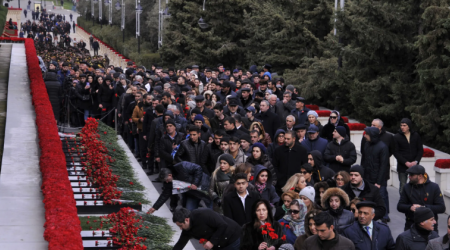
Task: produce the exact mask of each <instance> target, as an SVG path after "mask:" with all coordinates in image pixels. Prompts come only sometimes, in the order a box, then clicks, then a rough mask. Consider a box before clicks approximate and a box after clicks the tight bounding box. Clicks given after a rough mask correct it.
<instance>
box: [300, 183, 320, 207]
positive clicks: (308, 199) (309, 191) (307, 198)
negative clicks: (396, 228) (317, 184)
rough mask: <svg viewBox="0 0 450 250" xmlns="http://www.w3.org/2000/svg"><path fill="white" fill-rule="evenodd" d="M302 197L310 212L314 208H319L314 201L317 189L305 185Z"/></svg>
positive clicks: (301, 193)
mask: <svg viewBox="0 0 450 250" xmlns="http://www.w3.org/2000/svg"><path fill="white" fill-rule="evenodd" d="M299 195H300V199H301V200H302V201H303V203H305V205H306V207H307V208H308V212H309V211H311V210H313V209H319V207H318V206H316V204H315V203H314V198H315V196H316V191H315V190H314V188H313V187H305V188H304V189H302V191H300V194H299Z"/></svg>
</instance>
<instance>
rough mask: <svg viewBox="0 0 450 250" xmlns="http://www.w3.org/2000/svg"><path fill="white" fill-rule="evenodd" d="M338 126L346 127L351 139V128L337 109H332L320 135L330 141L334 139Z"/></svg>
mask: <svg viewBox="0 0 450 250" xmlns="http://www.w3.org/2000/svg"><path fill="white" fill-rule="evenodd" d="M337 126H342V127H344V128H345V131H346V132H347V136H348V139H349V140H350V129H349V127H348V126H347V124H345V122H344V120H342V119H341V115H340V114H339V112H338V111H337V110H333V111H331V114H330V118H329V119H328V123H327V124H326V125H325V126H324V127H323V129H322V132H321V133H320V137H322V138H325V139H327V140H328V141H332V140H333V131H334V130H335V129H336V127H337Z"/></svg>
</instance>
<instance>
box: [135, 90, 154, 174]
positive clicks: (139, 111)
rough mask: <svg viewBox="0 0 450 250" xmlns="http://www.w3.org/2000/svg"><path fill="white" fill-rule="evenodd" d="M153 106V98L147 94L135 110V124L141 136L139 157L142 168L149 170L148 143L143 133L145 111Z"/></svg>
mask: <svg viewBox="0 0 450 250" xmlns="http://www.w3.org/2000/svg"><path fill="white" fill-rule="evenodd" d="M151 106H152V96H151V95H149V94H145V95H144V98H143V101H142V102H139V103H138V104H137V105H136V107H135V108H134V110H133V116H132V119H133V122H134V123H136V124H137V129H138V130H137V132H138V134H139V155H140V157H141V161H142V168H143V169H148V164H147V160H148V159H147V141H146V140H145V138H144V136H145V134H144V131H143V127H142V125H143V123H144V115H145V114H144V113H145V112H144V110H147V109H148V108H150V107H151Z"/></svg>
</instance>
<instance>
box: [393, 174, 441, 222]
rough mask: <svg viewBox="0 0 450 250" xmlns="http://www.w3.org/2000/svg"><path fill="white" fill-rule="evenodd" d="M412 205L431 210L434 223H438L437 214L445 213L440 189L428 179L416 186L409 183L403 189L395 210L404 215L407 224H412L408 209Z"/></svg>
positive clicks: (410, 213)
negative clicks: (434, 219)
mask: <svg viewBox="0 0 450 250" xmlns="http://www.w3.org/2000/svg"><path fill="white" fill-rule="evenodd" d="M413 204H419V205H422V206H425V207H427V208H429V209H431V211H433V213H434V218H436V221H438V214H441V213H444V212H445V203H444V198H443V197H442V193H441V189H440V188H439V185H438V184H436V183H434V182H431V181H430V179H427V180H426V181H425V183H423V184H418V185H412V184H411V183H410V182H409V183H407V184H405V186H404V187H403V191H402V193H401V194H400V200H399V201H398V204H397V210H398V211H399V212H401V213H404V214H405V216H406V221H407V222H408V221H409V222H414V212H413V211H411V209H410V208H411V206H412V205H413Z"/></svg>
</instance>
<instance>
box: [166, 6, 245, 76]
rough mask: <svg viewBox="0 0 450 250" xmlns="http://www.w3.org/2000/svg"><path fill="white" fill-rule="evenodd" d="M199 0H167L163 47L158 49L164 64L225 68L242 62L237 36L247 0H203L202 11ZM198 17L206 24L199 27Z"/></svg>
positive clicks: (240, 34)
mask: <svg viewBox="0 0 450 250" xmlns="http://www.w3.org/2000/svg"><path fill="white" fill-rule="evenodd" d="M202 5H203V1H202V0H171V1H169V11H170V14H171V18H170V19H168V22H169V25H168V27H167V28H166V30H165V36H164V43H163V47H162V48H161V50H160V53H161V56H162V58H163V60H164V63H165V64H167V65H178V66H186V65H188V64H200V65H216V64H217V63H218V62H221V63H223V64H224V65H225V66H226V67H227V66H228V67H230V66H235V65H236V64H240V65H242V64H241V63H243V62H244V52H245V48H244V46H243V44H242V42H241V39H244V38H245V37H246V33H245V30H244V10H246V9H247V8H248V3H247V0H216V1H206V6H205V10H204V11H203V10H202ZM200 18H203V20H204V21H205V22H206V23H207V24H208V25H209V28H207V29H205V30H202V29H201V28H200V27H199V25H198V21H199V19H200Z"/></svg>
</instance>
